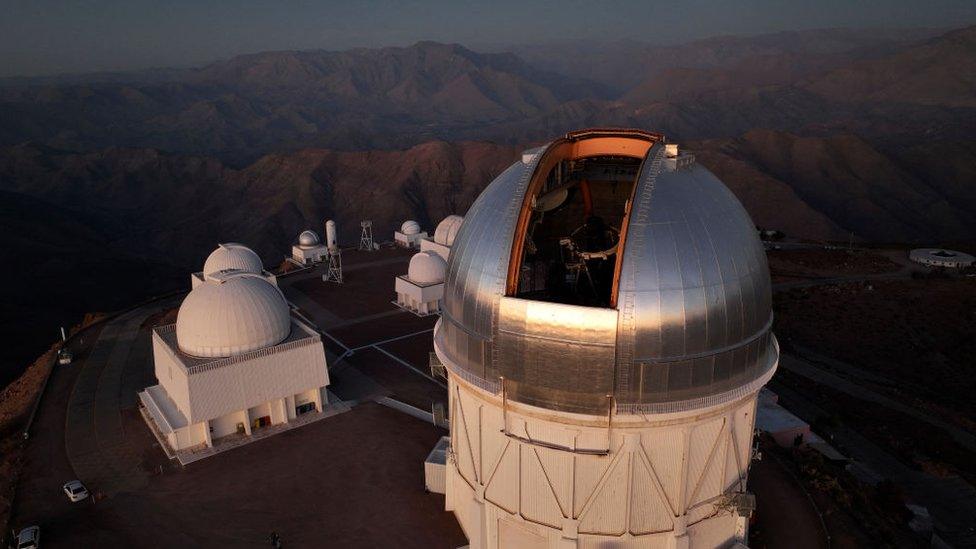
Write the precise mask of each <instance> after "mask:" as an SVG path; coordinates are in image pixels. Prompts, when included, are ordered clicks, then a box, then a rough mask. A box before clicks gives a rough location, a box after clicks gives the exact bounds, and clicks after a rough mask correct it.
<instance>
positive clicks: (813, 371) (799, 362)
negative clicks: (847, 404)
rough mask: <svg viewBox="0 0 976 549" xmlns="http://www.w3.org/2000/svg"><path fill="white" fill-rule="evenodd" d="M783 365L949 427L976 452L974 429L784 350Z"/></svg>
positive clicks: (955, 437) (937, 425)
mask: <svg viewBox="0 0 976 549" xmlns="http://www.w3.org/2000/svg"><path fill="white" fill-rule="evenodd" d="M779 365H780V367H782V368H784V369H786V370H789V371H791V372H793V373H795V374H799V375H801V376H803V377H805V378H807V379H810V380H813V381H815V382H817V383H819V384H821V385H826V386H827V387H831V388H833V389H836V390H838V391H841V392H843V393H847V394H849V395H851V396H852V397H855V398H858V399H861V400H866V401H868V402H873V403H875V404H880V405H881V406H884V407H885V408H888V409H890V410H895V411H897V412H901V413H903V414H905V415H908V416H911V417H913V418H915V419H917V420H919V421H922V422H925V423H928V424H929V425H931V426H932V427H935V428H936V429H939V430H941V431H945V432H946V433H947V434H948V435H949V436H951V437H952V438H953V440H955V441H956V442H957V443H959V445H960V446H963V447H964V448H966V449H967V450H969V451H971V452H976V436H973V434H972V433H969V432H967V431H964V430H963V429H960V428H959V427H956V426H955V425H953V424H951V423H949V422H947V421H943V420H941V419H939V418H937V417H934V416H931V415H929V414H926V413H924V412H922V411H919V410H918V409H917V408H914V407H912V406H908V405H906V404H903V403H901V402H898V401H896V400H894V399H891V398H888V397H887V396H885V395H882V394H880V393H878V392H876V391H874V390H871V389H868V388H867V387H864V386H863V385H858V384H857V383H854V382H853V381H850V380H847V379H844V378H842V377H840V376H838V375H835V374H832V373H830V372H828V371H827V370H825V369H823V368H820V367H818V366H816V365H815V364H811V363H810V362H808V361H806V360H803V359H800V358H797V357H794V356H790V355H786V354H783V355H781V356H780V362H779Z"/></svg>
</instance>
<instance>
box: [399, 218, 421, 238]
mask: <svg viewBox="0 0 976 549" xmlns="http://www.w3.org/2000/svg"><path fill="white" fill-rule="evenodd" d="M400 232H401V233H403V234H407V235H412V234H418V233H419V232H420V223H417V222H416V221H414V220H413V219H410V220H407V221H404V222H403V225H400Z"/></svg>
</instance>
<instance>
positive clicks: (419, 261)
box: [407, 250, 447, 284]
mask: <svg viewBox="0 0 976 549" xmlns="http://www.w3.org/2000/svg"><path fill="white" fill-rule="evenodd" d="M446 273H447V263H446V262H445V261H444V259H443V258H441V256H439V255H437V254H436V253H434V252H432V251H429V250H428V251H426V252H420V253H419V254H416V255H414V256H413V257H411V258H410V267H408V268H407V278H409V279H410V280H411V281H413V282H416V283H418V284H437V283H438V282H444V276H445V274H446Z"/></svg>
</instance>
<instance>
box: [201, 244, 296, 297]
mask: <svg viewBox="0 0 976 549" xmlns="http://www.w3.org/2000/svg"><path fill="white" fill-rule="evenodd" d="M222 273H223V274H227V273H246V274H255V275H258V276H261V277H263V278H265V279H266V280H267V281H268V282H271V283H272V284H275V285H277V283H278V282H277V280H276V279H275V276H274V275H273V274H271V273H269V272H267V271H265V270H264V264H263V263H262V262H261V258H260V257H258V254H256V253H254V250H252V249H251V248H248V247H247V246H245V245H243V244H239V243H237V242H225V243H222V244H218V245H217V248H216V249H215V250H214V251H212V252H210V255H208V256H207V259H206V260H205V261H204V262H203V270H202V271H199V272H196V273H193V274H191V275H190V286H191V287H192V288H196V287H197V286H198V285H200V284H201V283H202V282H204V281H205V280H212V279H213V278H214V277H215V276H217V275H219V274H222Z"/></svg>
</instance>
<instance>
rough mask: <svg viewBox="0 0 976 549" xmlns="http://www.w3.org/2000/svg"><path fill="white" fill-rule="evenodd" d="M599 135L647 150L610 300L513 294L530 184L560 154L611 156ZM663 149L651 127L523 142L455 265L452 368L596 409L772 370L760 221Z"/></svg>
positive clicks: (441, 344)
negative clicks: (593, 303) (531, 145)
mask: <svg viewBox="0 0 976 549" xmlns="http://www.w3.org/2000/svg"><path fill="white" fill-rule="evenodd" d="M587 139H593V140H594V141H593V142H592V143H585V142H581V140H587ZM600 140H603V141H600ZM641 141H643V143H641ZM648 142H649V143H648ZM601 143H609V145H608V146H612V147H614V148H615V150H620V151H626V152H628V154H631V155H634V156H640V155H643V160H642V164H641V169H640V172H639V173H638V175H637V179H636V184H635V185H636V186H635V188H634V190H633V199H632V204H631V206H630V210H629V214H628V218H627V220H626V222H625V225H624V228H623V229H622V230H621V233H622V234H621V238H620V240H621V242H620V247H621V248H622V252H621V251H619V250H618V251H617V253H618V254H620V253H622V258H621V260H620V261H618V263H617V267H616V269H617V271H616V272H615V275H614V278H615V295H614V296H613V298H614V303H613V305H612V306H611V307H608V308H607V307H585V306H578V305H566V304H563V303H550V302H542V301H534V300H531V299H521V298H518V297H515V294H514V293H513V292H512V291H511V290H510V289H509V285H510V283H511V280H512V278H511V277H512V276H513V275H512V273H515V276H516V277H517V276H518V274H519V269H518V265H513V263H514V260H513V257H516V258H517V257H518V254H517V252H513V247H514V246H515V244H516V238H515V237H516V235H517V234H523V235H524V231H525V230H526V229H525V225H523V224H520V222H519V221H520V217H525V215H524V212H523V210H524V209H525V208H528V207H531V206H530V205H527V204H530V203H531V200H528V199H527V198H526V195H527V193H528V192H529V187H530V183H531V182H532V181H536V180H537V178H538V177H540V176H541V177H543V178H544V177H546V174H544V173H536V172H537V169H539V170H543V168H540V166H547V165H548V166H551V165H553V164H552V162H550V160H551V159H549V158H547V155H548V154H549V153H550V152H551V151H565V150H567V148H571V147H577V148H576V149H572V150H585V151H587V152H588V153H590V154H606V153H604V152H602V151H600V150H599V147H601ZM663 145H664V144H663V143H662V142H661V138H660V136H654V135H653V134H646V133H643V132H636V133H635V132H630V133H626V132H616V131H614V130H600V131H598V132H582V133H577V134H570V135H568V136H567V137H566V138H564V139H560V140H557V141H555V142H553V143H551V144H549V145H547V146H544V147H540V148H537V149H532V150H529V151H526V152H525V153H523V155H522V158H521V160H520V161H517V162H515V163H514V164H513V165H512V166H510V167H509V168H508V169H507V170H505V171H504V172H503V173H502V174H501V175H499V176H498V177H497V178H496V179H495V180H494V181H493V182H492V183H491V184H490V185H489V186H488V187H487V188H486V189H485V190H484V192H482V194H481V195H480V196H479V197H478V199H477V200H476V201H475V202H474V204H473V205H472V206H471V208H470V209H469V210H468V213H467V215H466V216H465V221H464V224H463V225H462V226H461V229H460V231H459V233H458V235H457V238H456V240H455V241H454V246H453V247H452V251H451V255H450V259H449V262H448V272H447V278H446V279H445V288H444V305H443V309H442V311H441V321H440V323H439V325H438V328H437V330H436V332H435V346H436V348H437V350H438V353H439V355H440V356H441V359H442V360H443V361H444V362H445V364H446V365H448V367H452V365H453V368H454V369H455V372H456V373H460V374H461V375H464V376H466V378H467V379H469V380H471V381H473V382H475V383H479V384H481V386H482V387H484V388H486V389H494V387H493V385H492V384H494V383H497V381H496V380H498V379H500V378H502V377H503V378H504V379H505V380H506V383H507V382H509V380H511V387H518V388H519V390H518V392H516V391H514V390H510V392H509V398H511V399H514V400H518V401H521V402H526V403H529V404H533V405H537V406H542V407H548V408H553V409H559V410H566V411H575V412H581V413H598V414H606V413H607V409H608V402H607V398H606V395H608V394H609V395H612V398H613V402H614V403H615V404H616V406H617V409H618V410H621V408H624V409H626V407H628V406H630V409H633V410H635V411H642V410H661V411H668V410H677V409H688V408H695V407H700V406H705V405H708V404H711V403H718V402H719V401H725V400H727V399H730V398H735V396H736V395H737V394H740V393H741V392H742V391H745V390H747V389H746V388H747V386H752V385H755V384H760V383H762V382H764V381H765V378H766V377H767V376H769V375H771V373H772V371H773V369H774V366H775V364H776V361H777V358H778V347H777V346H776V343H775V339H774V338H773V336H772V333H771V332H770V327H771V323H772V306H771V284H770V277H769V270H768V267H767V265H766V256H765V253H764V251H763V247H762V243H761V242H760V240H759V237H758V235H757V233H756V230H755V226H754V224H753V223H752V220H751V219H750V217H749V215H748V213H746V211H745V209H744V208H743V207H742V205H741V204H740V203H739V201H738V200H737V199H736V197H735V195H734V194H733V193H732V192H731V191H730V190H729V189H728V188H727V187H726V186H725V185H724V184H723V183H722V182H721V181H720V180H719V179H718V178H717V177H715V175H713V174H712V173H711V172H710V171H708V170H707V169H706V168H704V167H703V166H701V165H698V164H696V163H694V160H693V157H691V156H690V155H686V156H681V157H679V158H677V159H675V158H668V157H666V155H665V147H664V146H663ZM547 162H548V164H547ZM526 225H527V224H526ZM520 231H521V233H520ZM513 267H514V268H513Z"/></svg>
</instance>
